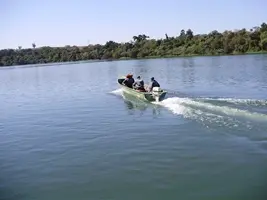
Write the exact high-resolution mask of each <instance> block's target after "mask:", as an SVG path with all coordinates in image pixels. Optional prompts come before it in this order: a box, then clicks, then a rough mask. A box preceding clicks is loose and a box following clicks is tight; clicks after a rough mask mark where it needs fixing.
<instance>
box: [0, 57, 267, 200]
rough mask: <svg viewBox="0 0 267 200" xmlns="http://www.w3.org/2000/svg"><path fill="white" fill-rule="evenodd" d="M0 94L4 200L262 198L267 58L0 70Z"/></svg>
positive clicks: (266, 179) (266, 178)
mask: <svg viewBox="0 0 267 200" xmlns="http://www.w3.org/2000/svg"><path fill="white" fill-rule="evenodd" d="M128 72H132V73H134V75H141V76H142V77H143V78H144V79H145V80H146V81H148V80H149V78H150V77H151V76H154V77H155V78H156V79H157V80H158V81H159V82H160V84H161V86H162V87H163V88H166V89H167V90H168V92H169V93H168V96H167V97H166V99H165V100H164V101H163V102H161V103H158V104H153V103H149V104H148V103H145V102H142V101H139V100H137V99H134V98H131V97H129V96H125V94H124V93H123V92H122V91H121V90H120V89H119V88H118V85H117V82H116V79H117V78H118V77H119V76H121V75H125V74H126V73H128ZM0 94H1V98H0V199H5V200H15V199H19V200H24V199H25V200H47V199H49V200H52V199H55V200H61V199H62V200H68V199H71V200H72V199H77V200H87V199H108V200H111V199H112V200H113V199H114V200H119V199H122V200H124V199H129V200H136V199H146V200H149V199H153V200H156V199H164V200H165V199H183V200H191V199H203V200H217V199H218V200H219V199H220V200H224V199H227V200H239V199H240V200H247V199H248V200H251V199H254V200H261V199H262V200H266V199H267V192H266V191H267V101H266V99H267V56H266V55H253V56H230V57H228V56H223V57H195V58H177V59H155V60H152V59H151V60H136V61H119V62H117V61H116V62H99V63H81V64H71V65H54V66H41V67H40V66H39V67H21V66H20V67H15V68H2V69H0Z"/></svg>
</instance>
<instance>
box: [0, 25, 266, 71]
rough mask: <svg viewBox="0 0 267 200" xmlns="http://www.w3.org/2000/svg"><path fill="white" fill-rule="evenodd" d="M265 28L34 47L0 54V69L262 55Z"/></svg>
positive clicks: (184, 31) (188, 31) (5, 50)
mask: <svg viewBox="0 0 267 200" xmlns="http://www.w3.org/2000/svg"><path fill="white" fill-rule="evenodd" d="M266 51H267V24H266V23H262V24H261V25H260V26H256V27H253V28H251V29H250V30H246V29H241V30H235V31H224V32H223V33H220V32H218V31H216V30H214V31H211V32H210V33H209V34H198V35H194V33H193V31H192V30H191V29H188V30H181V32H180V33H179V34H178V35H177V36H174V37H170V36H168V35H167V34H165V37H164V38H162V39H157V40H156V39H151V38H149V36H147V35H145V34H140V35H138V36H133V40H132V41H130V42H126V43H117V42H114V41H107V42H106V44H104V45H100V44H96V45H88V46H83V47H79V46H65V47H49V46H45V47H39V48H37V47H36V44H35V43H33V44H32V48H27V49H24V48H23V47H21V46H18V48H17V49H3V50H0V66H11V65H26V64H39V63H56V62H71V61H82V60H117V59H137V58H158V57H178V56H192V55H203V56H204V55H233V54H246V53H266Z"/></svg>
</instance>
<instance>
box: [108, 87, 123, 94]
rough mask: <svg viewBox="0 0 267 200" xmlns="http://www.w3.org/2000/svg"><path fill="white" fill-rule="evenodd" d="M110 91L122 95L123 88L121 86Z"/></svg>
mask: <svg viewBox="0 0 267 200" xmlns="http://www.w3.org/2000/svg"><path fill="white" fill-rule="evenodd" d="M110 93H112V94H115V95H118V96H122V89H121V88H119V89H117V90H114V91H111V92H110Z"/></svg>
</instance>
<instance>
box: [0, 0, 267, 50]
mask: <svg viewBox="0 0 267 200" xmlns="http://www.w3.org/2000/svg"><path fill="white" fill-rule="evenodd" d="M0 20H1V21H0V22H1V30H0V49H3V48H17V47H18V46H22V47H23V48H28V47H31V44H32V43H33V42H35V43H36V45H37V47H38V46H44V45H45V46H65V45H87V44H88V42H90V43H91V44H95V43H100V44H102V43H105V42H106V41H108V40H114V41H117V42H125V41H130V40H131V39H132V36H134V35H138V34H146V35H149V36H150V37H152V38H162V37H164V34H165V33H167V34H168V35H169V36H174V35H178V34H179V33H180V30H181V29H185V30H186V29H188V28H191V29H192V30H193V32H194V33H208V32H210V31H212V30H218V31H224V30H226V29H227V30H233V29H241V28H252V27H254V26H259V25H260V24H261V23H262V22H264V21H265V22H267V0H254V1H250V0H182V1H180V0H135V1H127V0H124V1H123V0H105V1H104V0H72V1H71V0H0Z"/></svg>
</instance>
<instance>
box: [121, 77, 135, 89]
mask: <svg viewBox="0 0 267 200" xmlns="http://www.w3.org/2000/svg"><path fill="white" fill-rule="evenodd" d="M122 84H123V85H126V86H127V87H129V88H133V84H134V78H133V75H132V74H127V76H126V78H125V79H124V81H123V82H122Z"/></svg>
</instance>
